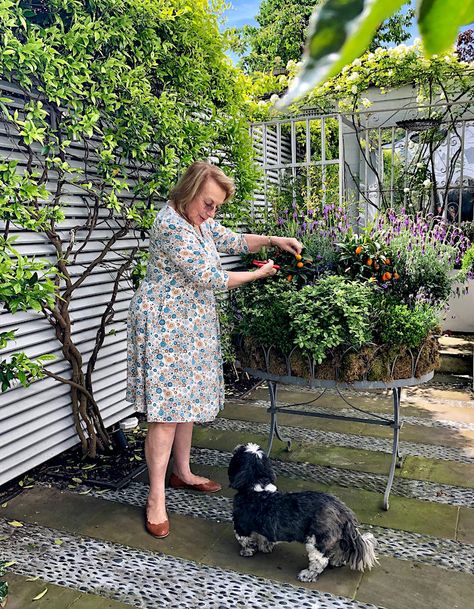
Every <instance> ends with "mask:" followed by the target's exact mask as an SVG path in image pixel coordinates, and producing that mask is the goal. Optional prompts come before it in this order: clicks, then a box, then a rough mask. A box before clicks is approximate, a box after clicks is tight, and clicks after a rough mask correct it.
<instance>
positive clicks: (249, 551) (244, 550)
mask: <svg viewBox="0 0 474 609" xmlns="http://www.w3.org/2000/svg"><path fill="white" fill-rule="evenodd" d="M256 552H257V549H256V548H240V556H253V555H254V554H255V553H256Z"/></svg>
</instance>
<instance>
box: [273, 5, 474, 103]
mask: <svg viewBox="0 0 474 609" xmlns="http://www.w3.org/2000/svg"><path fill="white" fill-rule="evenodd" d="M403 4H404V0H349V1H345V0H344V1H342V0H327V1H326V2H325V3H324V4H323V5H322V7H321V8H320V9H317V11H316V12H315V13H314V19H312V25H311V27H310V31H309V34H308V40H307V53H306V55H305V57H304V60H303V66H302V71H301V73H300V74H298V76H297V78H296V79H295V80H294V81H293V83H292V86H291V88H290V90H289V91H288V93H287V94H286V95H285V97H284V99H283V100H282V102H281V103H280V104H279V106H280V107H285V106H288V105H289V104H291V103H292V102H294V101H296V100H297V99H298V98H300V97H302V96H303V95H305V94H306V93H308V92H309V91H311V90H312V89H314V88H315V87H316V86H318V85H321V84H322V83H323V82H325V81H327V80H328V79H330V78H331V77H332V76H335V75H336V74H338V73H339V72H340V71H341V70H342V69H343V68H344V66H346V65H348V64H349V63H351V62H352V61H353V60H354V59H355V58H357V57H359V56H360V55H361V54H362V53H363V52H364V51H365V50H366V49H367V47H368V46H369V43H370V41H371V40H372V38H373V36H374V33H375V31H376V29H377V27H378V26H379V24H380V23H381V22H382V21H383V20H384V19H386V18H389V17H390V16H391V15H393V14H394V13H395V12H397V11H398V10H399V9H400V7H401V6H402V5H403ZM418 6H419V10H418V24H419V27H420V32H421V35H422V39H423V43H424V48H425V52H426V53H427V54H428V55H430V56H431V55H435V54H437V53H438V54H439V53H444V52H446V51H447V50H448V49H449V47H450V45H452V44H453V43H454V41H455V38H456V34H457V31H458V29H459V27H460V26H462V25H465V24H468V23H470V22H472V21H473V19H474V0H468V1H466V2H464V3H462V8H461V5H460V4H459V2H458V1H457V0H419V3H418Z"/></svg>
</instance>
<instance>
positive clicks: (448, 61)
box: [444, 55, 453, 63]
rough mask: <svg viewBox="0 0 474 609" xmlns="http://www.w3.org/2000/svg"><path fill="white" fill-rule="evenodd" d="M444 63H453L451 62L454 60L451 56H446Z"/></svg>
mask: <svg viewBox="0 0 474 609" xmlns="http://www.w3.org/2000/svg"><path fill="white" fill-rule="evenodd" d="M444 61H445V62H446V63H451V62H452V61H453V58H452V57H450V56H449V55H445V56H444Z"/></svg>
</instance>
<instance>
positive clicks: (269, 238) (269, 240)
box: [268, 236, 273, 247]
mask: <svg viewBox="0 0 474 609" xmlns="http://www.w3.org/2000/svg"><path fill="white" fill-rule="evenodd" d="M272 245H273V243H272V238H271V237H270V236H269V237H268V247H272Z"/></svg>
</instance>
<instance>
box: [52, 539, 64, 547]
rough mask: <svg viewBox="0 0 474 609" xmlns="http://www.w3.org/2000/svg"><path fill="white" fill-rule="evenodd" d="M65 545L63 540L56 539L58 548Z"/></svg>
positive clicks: (55, 542)
mask: <svg viewBox="0 0 474 609" xmlns="http://www.w3.org/2000/svg"><path fill="white" fill-rule="evenodd" d="M63 543H64V541H63V540H62V539H55V540H54V544H55V545H56V546H62V545H63Z"/></svg>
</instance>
